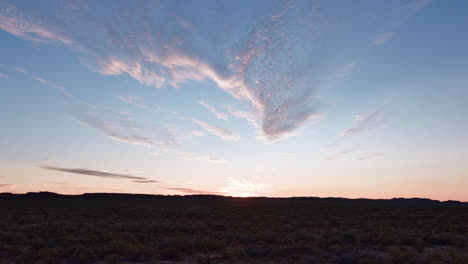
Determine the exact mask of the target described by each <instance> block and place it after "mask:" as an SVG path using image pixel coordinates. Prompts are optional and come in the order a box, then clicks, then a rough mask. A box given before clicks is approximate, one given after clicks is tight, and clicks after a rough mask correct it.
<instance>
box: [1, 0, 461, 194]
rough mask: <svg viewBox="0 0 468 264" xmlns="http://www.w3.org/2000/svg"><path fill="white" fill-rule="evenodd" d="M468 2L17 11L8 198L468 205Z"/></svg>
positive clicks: (7, 110)
mask: <svg viewBox="0 0 468 264" xmlns="http://www.w3.org/2000/svg"><path fill="white" fill-rule="evenodd" d="M467 7H468V4H467V3H466V1H429V0H413V1H353V2H347V1H254V2H252V1H232V2H228V1H224V2H223V1H138V2H128V1H84V0H71V1H32V2H25V1H0V29H1V30H0V48H1V49H0V87H1V91H2V96H1V97H0V110H1V111H2V113H3V114H2V120H1V121H2V129H1V131H0V168H1V169H0V191H5V192H19V193H21V192H28V191H40V190H43V191H44V190H46V191H54V192H59V193H83V192H132V193H152V194H193V193H213V194H222V195H233V196H341V197H370V198H390V197H416V196H418V197H428V198H434V199H441V200H448V199H458V200H464V201H468V196H467V194H466V187H467V186H468V171H467V169H466V164H467V162H468V151H467V149H468V140H467V137H466V134H467V130H468V122H466V114H467V113H468V106H467V104H466V101H467V99H468V89H467V88H468V87H467V84H468V77H467V76H468V74H467V73H468V60H467V59H468V48H467V47H468V45H466V43H468V32H467V31H466V29H465V26H466V24H467V22H468V21H467V20H468V18H467V17H466V11H467V10H468V9H467Z"/></svg>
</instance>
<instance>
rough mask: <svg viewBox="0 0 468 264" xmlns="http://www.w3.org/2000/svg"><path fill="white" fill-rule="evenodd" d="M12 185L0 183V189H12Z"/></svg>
mask: <svg viewBox="0 0 468 264" xmlns="http://www.w3.org/2000/svg"><path fill="white" fill-rule="evenodd" d="M14 186H15V185H14V184H8V183H0V188H2V187H14Z"/></svg>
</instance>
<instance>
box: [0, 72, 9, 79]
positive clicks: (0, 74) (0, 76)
mask: <svg viewBox="0 0 468 264" xmlns="http://www.w3.org/2000/svg"><path fill="white" fill-rule="evenodd" d="M1 78H8V75H6V74H3V73H0V79H1Z"/></svg>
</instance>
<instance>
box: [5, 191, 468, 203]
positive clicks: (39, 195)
mask: <svg viewBox="0 0 468 264" xmlns="http://www.w3.org/2000/svg"><path fill="white" fill-rule="evenodd" d="M15 198H27V199H59V198H69V199H76V198H81V199H146V200H161V199H162V200H165V199H180V200H243V201H269V200H284V201H298V202H300V201H314V202H317V203H332V204H356V203H358V204H375V203H379V204H395V205H398V204H402V205H434V204H453V205H456V204H468V203H467V202H460V201H455V200H448V201H439V200H431V199H428V198H392V199H368V198H357V199H350V198H341V197H325V198H320V197H290V198H275V197H246V198H240V197H231V196H221V195H211V194H194V195H154V194H131V193H84V194H80V195H65V194H57V193H53V192H28V193H25V194H13V193H0V199H15Z"/></svg>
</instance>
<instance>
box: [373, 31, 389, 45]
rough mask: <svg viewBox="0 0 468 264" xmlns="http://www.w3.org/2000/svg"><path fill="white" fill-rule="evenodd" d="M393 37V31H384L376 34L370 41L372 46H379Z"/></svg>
mask: <svg viewBox="0 0 468 264" xmlns="http://www.w3.org/2000/svg"><path fill="white" fill-rule="evenodd" d="M392 37H393V32H384V33H380V34H378V35H377V37H376V38H375V39H374V41H372V45H373V46H379V45H382V44H384V43H385V42H386V41H387V40H389V39H391V38H392Z"/></svg>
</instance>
